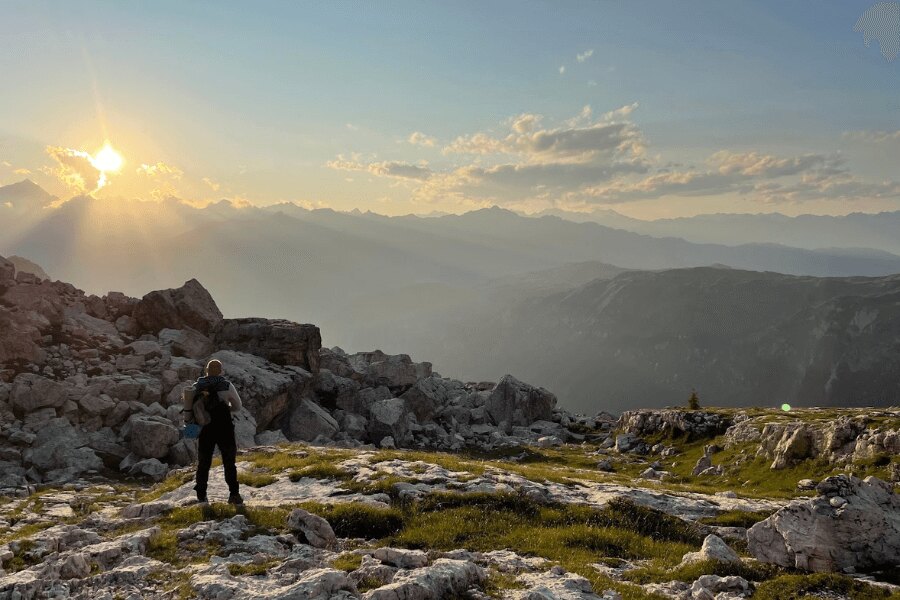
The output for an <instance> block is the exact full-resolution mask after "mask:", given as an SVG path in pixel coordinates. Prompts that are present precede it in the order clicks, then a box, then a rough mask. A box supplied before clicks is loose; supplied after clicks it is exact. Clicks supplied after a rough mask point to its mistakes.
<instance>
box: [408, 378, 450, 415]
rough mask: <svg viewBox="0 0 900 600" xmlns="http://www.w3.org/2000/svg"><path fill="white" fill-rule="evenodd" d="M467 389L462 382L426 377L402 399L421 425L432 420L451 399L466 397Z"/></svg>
mask: <svg viewBox="0 0 900 600" xmlns="http://www.w3.org/2000/svg"><path fill="white" fill-rule="evenodd" d="M465 396H466V388H465V386H464V385H463V384H462V382H460V381H455V380H453V379H443V378H441V377H435V376H431V377H425V378H423V379H419V380H418V381H416V382H415V383H414V384H413V385H412V387H410V388H409V389H408V390H406V391H405V392H404V393H403V394H402V395H401V396H400V397H401V398H402V399H403V400H404V401H405V402H406V406H407V408H408V410H410V411H411V412H412V413H413V414H414V415H416V419H418V421H419V422H420V423H424V422H425V421H428V420H431V419H432V418H433V417H434V415H435V412H437V410H438V409H439V408H440V407H442V406H444V405H446V404H448V403H449V402H450V400H451V399H453V398H459V397H465Z"/></svg>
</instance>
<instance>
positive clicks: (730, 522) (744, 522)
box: [700, 510, 773, 529]
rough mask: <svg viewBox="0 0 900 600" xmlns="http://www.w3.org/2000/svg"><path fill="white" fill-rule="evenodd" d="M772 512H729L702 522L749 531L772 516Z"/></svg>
mask: <svg viewBox="0 0 900 600" xmlns="http://www.w3.org/2000/svg"><path fill="white" fill-rule="evenodd" d="M772 514H773V513H772V512H771V511H758V512H748V511H744V510H729V511H725V512H723V513H720V514H718V515H716V516H714V517H704V518H702V519H700V522H701V523H703V524H704V525H716V526H718V527H744V528H746V529H749V528H751V527H753V526H754V525H756V524H757V523H759V522H760V521H764V520H766V519H768V518H769V517H770V516H772Z"/></svg>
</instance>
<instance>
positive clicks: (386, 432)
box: [369, 398, 409, 443]
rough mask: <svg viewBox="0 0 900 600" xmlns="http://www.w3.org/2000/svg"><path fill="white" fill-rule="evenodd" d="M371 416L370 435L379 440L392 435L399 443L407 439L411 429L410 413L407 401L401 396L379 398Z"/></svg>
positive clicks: (371, 411) (374, 439)
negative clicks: (385, 398)
mask: <svg viewBox="0 0 900 600" xmlns="http://www.w3.org/2000/svg"><path fill="white" fill-rule="evenodd" d="M369 412H370V416H369V436H370V437H371V439H372V441H375V442H378V441H380V440H381V439H382V438H386V437H392V438H394V440H395V441H397V442H398V443H402V442H403V440H405V439H406V435H407V432H408V430H409V421H408V418H407V415H408V414H409V413H408V411H407V408H406V401H404V400H401V399H400V398H388V399H387V400H379V401H377V402H375V403H374V404H373V405H372V408H371V410H370V411H369Z"/></svg>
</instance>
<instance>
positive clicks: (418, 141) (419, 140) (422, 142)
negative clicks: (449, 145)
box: [406, 131, 437, 148]
mask: <svg viewBox="0 0 900 600" xmlns="http://www.w3.org/2000/svg"><path fill="white" fill-rule="evenodd" d="M406 141H407V142H409V143H410V144H412V145H413V146H425V147H426V148H433V147H434V145H435V144H436V143H437V140H436V139H435V138H433V137H431V136H430V135H425V134H424V133H422V132H421V131H413V132H412V133H411V134H409V137H408V138H407V139H406Z"/></svg>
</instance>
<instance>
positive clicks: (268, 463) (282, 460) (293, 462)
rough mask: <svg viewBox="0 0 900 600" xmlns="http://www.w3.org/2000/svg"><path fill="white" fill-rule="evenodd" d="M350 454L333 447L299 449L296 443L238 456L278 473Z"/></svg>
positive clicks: (341, 458) (261, 467)
mask: <svg viewBox="0 0 900 600" xmlns="http://www.w3.org/2000/svg"><path fill="white" fill-rule="evenodd" d="M352 456H354V453H353V452H351V451H349V450H339V449H334V448H329V449H327V450H320V449H315V448H310V447H303V449H302V450H300V449H297V445H292V446H291V447H289V448H284V449H283V450H282V451H279V452H252V453H250V454H246V455H244V456H243V457H239V460H241V461H249V462H251V463H253V465H254V466H255V467H257V468H259V469H262V470H265V471H268V472H270V473H280V472H282V471H289V470H294V471H299V470H301V469H303V468H305V467H309V466H313V465H316V464H334V463H335V462H339V461H341V460H346V459H348V458H351V457H352Z"/></svg>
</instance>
